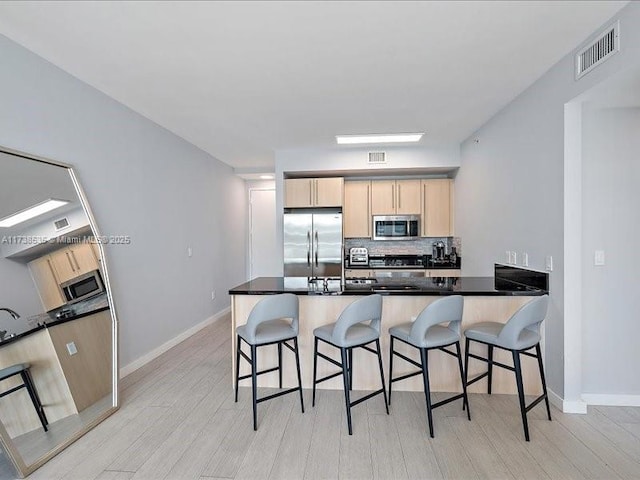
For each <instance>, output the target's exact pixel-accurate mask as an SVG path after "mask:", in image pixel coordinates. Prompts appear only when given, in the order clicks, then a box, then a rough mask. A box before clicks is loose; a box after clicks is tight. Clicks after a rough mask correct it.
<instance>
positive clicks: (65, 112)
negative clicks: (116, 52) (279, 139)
mask: <svg viewBox="0 0 640 480" xmlns="http://www.w3.org/2000/svg"><path fill="white" fill-rule="evenodd" d="M0 58H2V70H1V71H0V105H2V108H1V109H0V145H2V146H4V147H8V148H12V149H16V150H20V151H24V152H28V153H31V154H35V155H40V156H43V157H47V158H50V159H53V160H57V161H61V162H65V163H69V164H72V165H74V166H75V167H76V170H77V173H78V177H79V179H80V182H81V183H82V185H83V187H84V189H85V192H86V194H87V197H88V199H89V202H90V204H91V207H92V210H93V213H94V215H95V217H96V220H97V222H98V226H99V228H100V229H101V233H102V234H103V235H130V236H131V244H130V245H107V247H106V254H107V261H108V266H109V268H110V273H111V280H112V285H113V292H114V296H115V299H116V302H117V307H118V313H119V317H120V323H121V330H120V332H121V336H120V340H121V343H120V346H121V348H120V352H121V365H122V366H125V365H127V364H128V363H130V362H132V361H134V360H135V359H137V358H139V357H141V356H143V355H144V354H146V353H148V352H149V351H151V350H153V349H154V348H156V347H158V346H159V345H162V344H163V343H165V342H167V341H169V340H171V339H173V338H174V337H175V336H176V335H178V334H179V333H181V332H183V331H185V330H187V329H188V328H190V327H192V326H193V325H196V324H198V323H199V322H202V321H204V320H205V319H207V318H209V317H210V316H212V315H213V314H215V313H217V312H219V311H221V310H223V309H224V308H225V307H227V306H229V297H228V295H227V294H226V292H227V290H228V289H229V288H230V287H233V286H234V285H235V284H238V283H241V282H242V281H244V279H245V223H244V218H246V197H245V188H244V182H243V181H242V180H241V179H240V178H238V177H236V176H234V175H233V172H232V169H231V168H230V167H229V166H227V165H226V164H223V163H222V162H219V161H217V160H216V159H214V158H213V157H211V156H210V155H208V154H206V153H205V152H203V151H201V150H199V149H198V148H196V147H194V146H193V145H191V144H189V143H187V142H186V141H184V140H182V139H181V138H179V137H177V136H175V135H173V134H171V133H170V132H168V131H166V130H165V129H163V128H161V127H159V126H157V125H156V124H154V123H152V122H151V121H149V120H147V119H145V118H144V117H142V116H141V115H139V114H137V113H135V112H133V111H131V110H129V109H128V108H126V107H124V106H123V105H121V104H119V103H118V102H116V101H114V100H113V99H111V98H109V97H107V96H105V95H103V94H102V93H100V92H99V91H97V90H95V89H94V88H92V87H90V86H88V85H86V84H84V83H82V82H80V81H78V80H77V79H75V78H74V77H72V76H71V75H69V74H67V73H65V72H63V71H61V70H60V69H58V68H57V67H55V66H53V65H51V64H50V63H48V62H46V61H45V60H43V59H41V58H40V57H38V56H36V55H34V54H32V53H31V52H29V51H27V50H26V49H24V48H22V47H21V46H19V45H17V44H16V43H14V42H12V41H10V40H8V39H7V38H6V37H3V36H0ZM212 135H215V132H212ZM188 246H191V247H192V249H193V257H191V258H188V257H187V247H188ZM214 289H215V290H216V293H217V297H216V300H215V301H212V300H211V291H212V290H214Z"/></svg>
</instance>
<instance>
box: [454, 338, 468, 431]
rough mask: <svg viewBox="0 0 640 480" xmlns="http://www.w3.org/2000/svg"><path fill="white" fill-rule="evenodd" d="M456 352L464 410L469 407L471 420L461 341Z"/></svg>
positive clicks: (457, 343)
mask: <svg viewBox="0 0 640 480" xmlns="http://www.w3.org/2000/svg"><path fill="white" fill-rule="evenodd" d="M456 353H457V357H458V368H460V380H461V381H462V395H463V397H462V410H464V408H465V406H466V407H467V418H468V419H469V420H471V410H470V409H469V398H468V397H467V384H466V381H465V380H466V379H465V375H464V371H463V370H462V353H460V342H456Z"/></svg>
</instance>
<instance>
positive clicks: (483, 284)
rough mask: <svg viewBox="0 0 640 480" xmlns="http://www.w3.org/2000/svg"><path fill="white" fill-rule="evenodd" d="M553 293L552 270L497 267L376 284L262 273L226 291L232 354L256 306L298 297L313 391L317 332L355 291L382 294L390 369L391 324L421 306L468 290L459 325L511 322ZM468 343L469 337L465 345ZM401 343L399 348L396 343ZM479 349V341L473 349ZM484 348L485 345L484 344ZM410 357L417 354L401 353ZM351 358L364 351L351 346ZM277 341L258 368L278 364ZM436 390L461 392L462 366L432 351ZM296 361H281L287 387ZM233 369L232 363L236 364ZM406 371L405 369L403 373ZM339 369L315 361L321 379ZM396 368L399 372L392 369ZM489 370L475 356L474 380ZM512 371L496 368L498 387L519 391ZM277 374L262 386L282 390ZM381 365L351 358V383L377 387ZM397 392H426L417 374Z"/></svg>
mask: <svg viewBox="0 0 640 480" xmlns="http://www.w3.org/2000/svg"><path fill="white" fill-rule="evenodd" d="M547 290H548V274H546V273H543V272H535V271H531V270H525V269H519V268H515V267H507V266H502V265H496V267H495V277H460V278H456V277H427V278H402V279H399V278H388V279H377V280H374V281H371V282H355V283H347V284H344V285H343V284H342V283H341V282H340V281H339V280H328V281H326V282H325V281H323V280H322V279H320V280H318V281H315V282H311V283H309V282H308V280H307V278H305V277H261V278H256V279H254V280H251V281H249V282H246V283H244V284H242V285H239V286H237V287H235V288H232V289H231V290H230V291H229V294H230V295H231V299H232V300H231V308H232V338H233V340H232V344H233V355H232V359H235V348H236V345H235V328H236V327H237V326H239V325H243V324H245V323H246V321H247V318H248V316H249V313H250V312H251V309H252V308H253V306H254V305H255V304H256V303H257V302H258V301H259V300H260V299H261V298H262V297H263V296H264V295H273V294H278V293H294V294H296V295H298V296H299V297H298V298H299V301H300V331H299V335H298V343H299V348H300V362H301V366H302V384H303V387H304V388H311V385H312V365H313V329H314V328H316V327H319V326H321V325H325V324H327V323H331V322H335V321H336V319H337V317H338V316H339V315H340V313H341V312H342V310H343V309H344V308H345V307H346V306H347V305H349V304H350V303H351V302H353V301H354V300H356V299H357V298H358V296H361V295H369V294H372V293H381V294H383V296H384V297H383V303H382V335H381V344H382V352H383V357H384V365H385V369H386V368H387V367H388V351H389V345H388V340H389V336H388V333H387V332H388V329H389V328H390V327H393V326H395V325H398V324H400V323H404V322H407V321H410V320H412V319H414V318H415V317H416V316H417V315H418V314H419V313H420V311H422V309H424V308H425V307H426V306H427V305H428V304H430V303H431V302H433V301H434V300H436V299H437V298H438V297H439V296H442V295H463V296H464V297H465V298H464V300H465V302H464V314H463V318H462V329H463V330H464V329H465V328H467V327H469V326H471V325H473V324H475V323H478V322H483V321H499V322H506V321H507V320H508V319H509V317H510V316H511V315H512V314H513V313H514V312H515V311H516V310H517V309H518V308H520V307H521V306H522V305H524V304H525V303H527V302H528V301H529V300H531V299H532V297H535V296H539V295H544V294H545V293H547ZM461 343H462V346H463V348H464V342H461ZM401 346H404V345H399V347H401ZM475 347H476V348H478V347H479V346H475ZM480 348H481V347H480ZM402 353H404V354H405V355H409V356H411V355H412V353H411V352H410V351H409V350H407V351H402ZM354 355H364V353H362V352H360V351H354ZM277 358H278V357H277V351H276V348H275V346H273V347H264V348H262V349H261V350H260V355H259V356H258V368H259V369H260V370H262V369H265V368H269V367H273V366H275V365H277ZM362 360H365V358H363V359H362ZM495 360H496V361H498V362H503V363H507V364H509V362H510V357H509V354H508V352H506V353H505V352H501V351H500V352H496V354H495ZM429 362H430V381H431V388H432V391H446V392H456V391H459V389H460V379H459V376H458V375H459V373H458V366H457V363H456V360H455V358H453V357H450V356H448V355H433V356H430V358H429ZM294 365H295V363H294V362H293V358H291V359H289V358H287V357H285V358H284V359H283V386H294V385H295V384H296V382H297V380H296V378H295V368H294V367H293V366H294ZM234 368H235V365H234ZM401 368H403V369H404V370H401ZM412 368H413V367H410V366H408V365H406V364H405V365H401V362H398V374H399V375H400V374H403V373H408V372H409V371H411V370H412ZM537 368H538V366H537V363H536V361H535V359H532V358H524V359H523V376H524V385H525V393H527V394H531V395H534V394H538V393H539V392H540V391H541V388H540V384H539V374H538V371H537ZM333 369H335V367H332V366H331V365H327V364H326V362H320V363H319V364H318V376H320V377H322V376H325V375H328V374H330V373H332V372H333ZM394 370H395V369H394ZM485 370H486V364H481V363H480V362H476V361H473V360H472V361H471V362H470V365H469V377H470V378H472V377H473V376H475V375H476V374H479V373H481V372H482V371H485ZM247 373H249V371H248V368H247V366H246V365H245V364H244V362H243V364H242V365H241V375H243V374H247ZM511 376H512V374H511V372H508V371H504V370H502V369H494V373H493V392H494V393H509V394H513V393H516V390H515V388H516V387H515V382H513V379H512V378H511ZM277 382H278V377H277V375H272V376H270V375H262V376H260V377H258V385H259V386H261V387H277ZM379 382H380V378H379V373H378V372H377V365H376V364H375V362H374V363H371V362H364V361H354V373H353V388H354V389H355V390H373V389H376V388H379ZM485 385H486V382H484V381H481V382H478V383H476V384H474V385H473V386H472V387H471V388H470V391H471V392H480V391H485V388H486V387H485ZM319 388H329V389H342V380H341V379H340V378H334V379H331V380H328V381H326V382H324V383H322V384H320V385H319ZM397 388H398V389H401V390H402V389H403V390H411V391H422V390H423V386H422V380H421V378H419V377H414V378H410V379H407V380H406V381H404V382H401V383H398V386H397Z"/></svg>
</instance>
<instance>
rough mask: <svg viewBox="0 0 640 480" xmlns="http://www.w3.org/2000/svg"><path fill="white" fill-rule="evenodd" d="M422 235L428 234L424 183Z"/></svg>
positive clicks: (425, 187)
mask: <svg viewBox="0 0 640 480" xmlns="http://www.w3.org/2000/svg"><path fill="white" fill-rule="evenodd" d="M422 235H423V236H425V237H426V236H427V186H426V185H424V184H423V185H422ZM429 276H431V274H429Z"/></svg>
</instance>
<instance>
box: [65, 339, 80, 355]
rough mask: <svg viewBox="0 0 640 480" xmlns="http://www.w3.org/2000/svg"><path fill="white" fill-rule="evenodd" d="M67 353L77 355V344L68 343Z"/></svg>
mask: <svg viewBox="0 0 640 480" xmlns="http://www.w3.org/2000/svg"><path fill="white" fill-rule="evenodd" d="M67 352H69V355H75V354H76V353H78V349H77V348H76V344H75V342H69V343H67Z"/></svg>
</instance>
